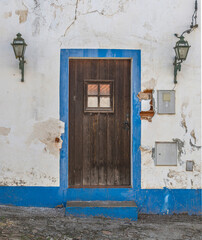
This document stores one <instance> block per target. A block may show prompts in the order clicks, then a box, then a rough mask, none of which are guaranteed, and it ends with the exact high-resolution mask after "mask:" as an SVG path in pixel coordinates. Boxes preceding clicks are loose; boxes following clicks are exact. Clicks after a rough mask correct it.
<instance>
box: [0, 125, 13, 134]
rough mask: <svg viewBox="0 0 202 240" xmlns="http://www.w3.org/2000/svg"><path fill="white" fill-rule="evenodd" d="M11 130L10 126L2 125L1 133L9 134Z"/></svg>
mask: <svg viewBox="0 0 202 240" xmlns="http://www.w3.org/2000/svg"><path fill="white" fill-rule="evenodd" d="M10 131H11V129H10V128H6V127H0V135H3V136H8V134H9V133H10Z"/></svg>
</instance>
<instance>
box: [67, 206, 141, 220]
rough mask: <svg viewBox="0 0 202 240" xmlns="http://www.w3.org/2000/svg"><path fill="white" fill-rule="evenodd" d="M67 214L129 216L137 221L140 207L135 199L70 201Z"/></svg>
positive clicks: (115, 217) (80, 215) (110, 216)
mask: <svg viewBox="0 0 202 240" xmlns="http://www.w3.org/2000/svg"><path fill="white" fill-rule="evenodd" d="M65 214H66V215H73V216H77V217H108V218H112V219H117V218H122V219H124V218H127V219H130V220H133V221H136V220H137V218H138V208H137V205H136V203H135V202H134V201H68V202H67V205H66V209H65Z"/></svg>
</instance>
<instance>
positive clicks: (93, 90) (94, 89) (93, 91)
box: [88, 84, 98, 95]
mask: <svg viewBox="0 0 202 240" xmlns="http://www.w3.org/2000/svg"><path fill="white" fill-rule="evenodd" d="M97 94H98V85H97V84H88V95H97Z"/></svg>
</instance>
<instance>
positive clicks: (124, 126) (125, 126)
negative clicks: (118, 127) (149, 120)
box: [122, 113, 130, 130]
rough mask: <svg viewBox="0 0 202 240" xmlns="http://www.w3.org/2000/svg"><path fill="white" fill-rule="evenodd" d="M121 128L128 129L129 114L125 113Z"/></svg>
mask: <svg viewBox="0 0 202 240" xmlns="http://www.w3.org/2000/svg"><path fill="white" fill-rule="evenodd" d="M122 125H123V128H124V129H125V130H129V129H130V123H129V114H128V113H127V114H126V121H125V122H123V123H122Z"/></svg>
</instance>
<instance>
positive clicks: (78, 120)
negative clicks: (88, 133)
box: [75, 60, 83, 186]
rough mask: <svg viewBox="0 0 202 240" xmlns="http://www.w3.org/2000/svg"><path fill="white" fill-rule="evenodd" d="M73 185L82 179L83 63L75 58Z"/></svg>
mask: <svg viewBox="0 0 202 240" xmlns="http://www.w3.org/2000/svg"><path fill="white" fill-rule="evenodd" d="M75 92H76V95H75V98H76V102H75V186H82V183H83V181H82V179H83V136H82V134H81V133H82V132H83V124H82V122H83V63H82V60H77V78H76V79H75Z"/></svg>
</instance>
